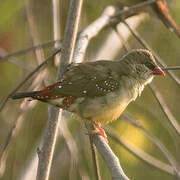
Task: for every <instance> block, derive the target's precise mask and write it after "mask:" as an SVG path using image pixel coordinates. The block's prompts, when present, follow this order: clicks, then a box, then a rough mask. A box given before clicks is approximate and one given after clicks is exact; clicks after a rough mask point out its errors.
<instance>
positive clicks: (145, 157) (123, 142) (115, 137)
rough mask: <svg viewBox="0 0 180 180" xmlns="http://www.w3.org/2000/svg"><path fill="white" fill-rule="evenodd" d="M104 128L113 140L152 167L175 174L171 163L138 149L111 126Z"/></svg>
mask: <svg viewBox="0 0 180 180" xmlns="http://www.w3.org/2000/svg"><path fill="white" fill-rule="evenodd" d="M104 129H105V130H106V132H107V134H108V135H109V136H110V137H111V138H112V139H113V140H115V141H116V142H117V143H118V144H120V145H122V146H123V147H124V148H125V149H127V150H128V151H129V152H130V153H132V154H134V155H135V156H136V157H137V158H139V159H140V160H143V161H144V162H146V163H148V164H149V165H151V166H152V167H155V168H158V169H160V170H162V171H164V172H167V173H169V174H171V175H175V173H174V170H173V168H172V167H171V166H170V165H168V164H166V163H163V162H162V161H160V160H158V159H156V158H155V157H153V156H151V155H150V154H147V153H146V152H144V151H142V150H141V149H138V148H137V147H135V146H134V145H133V144H132V143H130V142H128V141H127V140H126V139H125V138H123V137H119V135H118V133H117V132H116V130H115V129H112V128H111V127H110V126H107V127H105V128H104Z"/></svg>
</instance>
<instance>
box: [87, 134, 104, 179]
mask: <svg viewBox="0 0 180 180" xmlns="http://www.w3.org/2000/svg"><path fill="white" fill-rule="evenodd" d="M89 141H90V145H91V153H92V161H93V166H94V172H95V179H96V180H101V174H100V169H99V162H98V156H97V150H96V147H95V145H94V143H93V138H92V136H89Z"/></svg>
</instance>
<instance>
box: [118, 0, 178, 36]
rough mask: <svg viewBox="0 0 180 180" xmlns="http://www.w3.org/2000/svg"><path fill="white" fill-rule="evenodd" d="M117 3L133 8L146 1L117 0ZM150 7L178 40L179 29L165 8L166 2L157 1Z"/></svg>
mask: <svg viewBox="0 0 180 180" xmlns="http://www.w3.org/2000/svg"><path fill="white" fill-rule="evenodd" d="M118 1H119V2H121V3H123V4H124V5H127V6H133V5H135V4H138V3H141V2H143V1H146V0H118ZM151 7H152V9H153V11H154V12H155V13H156V15H157V16H158V18H159V19H160V20H161V21H162V22H163V23H164V25H165V26H166V27H167V28H168V29H170V30H171V31H174V32H175V33H176V35H177V36H178V37H179V38H180V28H179V27H178V25H177V24H176V22H175V21H174V19H173V18H172V16H171V15H170V13H169V10H168V8H167V6H166V1H165V0H157V1H156V2H155V3H153V4H152V5H151ZM146 10H147V8H146ZM148 12H149V10H148Z"/></svg>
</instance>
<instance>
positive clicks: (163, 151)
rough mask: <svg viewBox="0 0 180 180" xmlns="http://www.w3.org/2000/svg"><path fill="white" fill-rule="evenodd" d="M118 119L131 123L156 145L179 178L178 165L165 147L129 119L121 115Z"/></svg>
mask: <svg viewBox="0 0 180 180" xmlns="http://www.w3.org/2000/svg"><path fill="white" fill-rule="evenodd" d="M120 118H122V119H124V120H127V122H129V123H131V124H132V125H134V126H135V127H137V128H138V129H140V130H141V131H142V132H143V133H144V134H145V135H146V136H147V137H148V138H149V140H151V141H152V142H153V144H154V145H156V147H157V148H158V149H159V150H160V151H161V152H162V153H163V154H164V156H165V157H166V159H167V160H168V161H169V163H170V164H171V165H172V167H173V170H174V172H175V174H176V175H177V176H178V177H180V173H179V172H180V171H179V168H180V167H179V164H178V163H177V161H176V160H175V159H174V157H173V156H172V155H171V153H169V151H168V150H167V149H166V147H165V146H164V145H163V144H162V143H161V142H160V141H159V140H158V139H157V138H155V137H154V136H153V135H152V134H151V133H150V132H149V131H147V130H146V129H145V128H144V127H143V126H142V125H140V124H139V123H138V122H137V121H135V120H134V119H132V118H131V117H129V116H127V115H124V114H123V115H121V117H120Z"/></svg>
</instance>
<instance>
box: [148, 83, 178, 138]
mask: <svg viewBox="0 0 180 180" xmlns="http://www.w3.org/2000/svg"><path fill="white" fill-rule="evenodd" d="M149 88H150V90H151V92H152V94H153V96H154V97H155V99H156V100H157V102H158V104H159V106H160V108H161V110H162V111H163V112H164V114H165V116H166V117H167V118H168V120H169V121H170V122H171V124H172V125H173V127H174V129H175V130H176V131H177V133H178V134H179V135H180V126H179V123H178V122H177V120H176V118H175V117H174V116H173V114H172V113H171V111H170V110H169V108H168V106H167V105H166V103H165V101H164V99H163V97H162V96H161V94H160V92H159V91H158V90H157V88H156V87H155V86H154V85H153V84H150V85H149Z"/></svg>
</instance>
